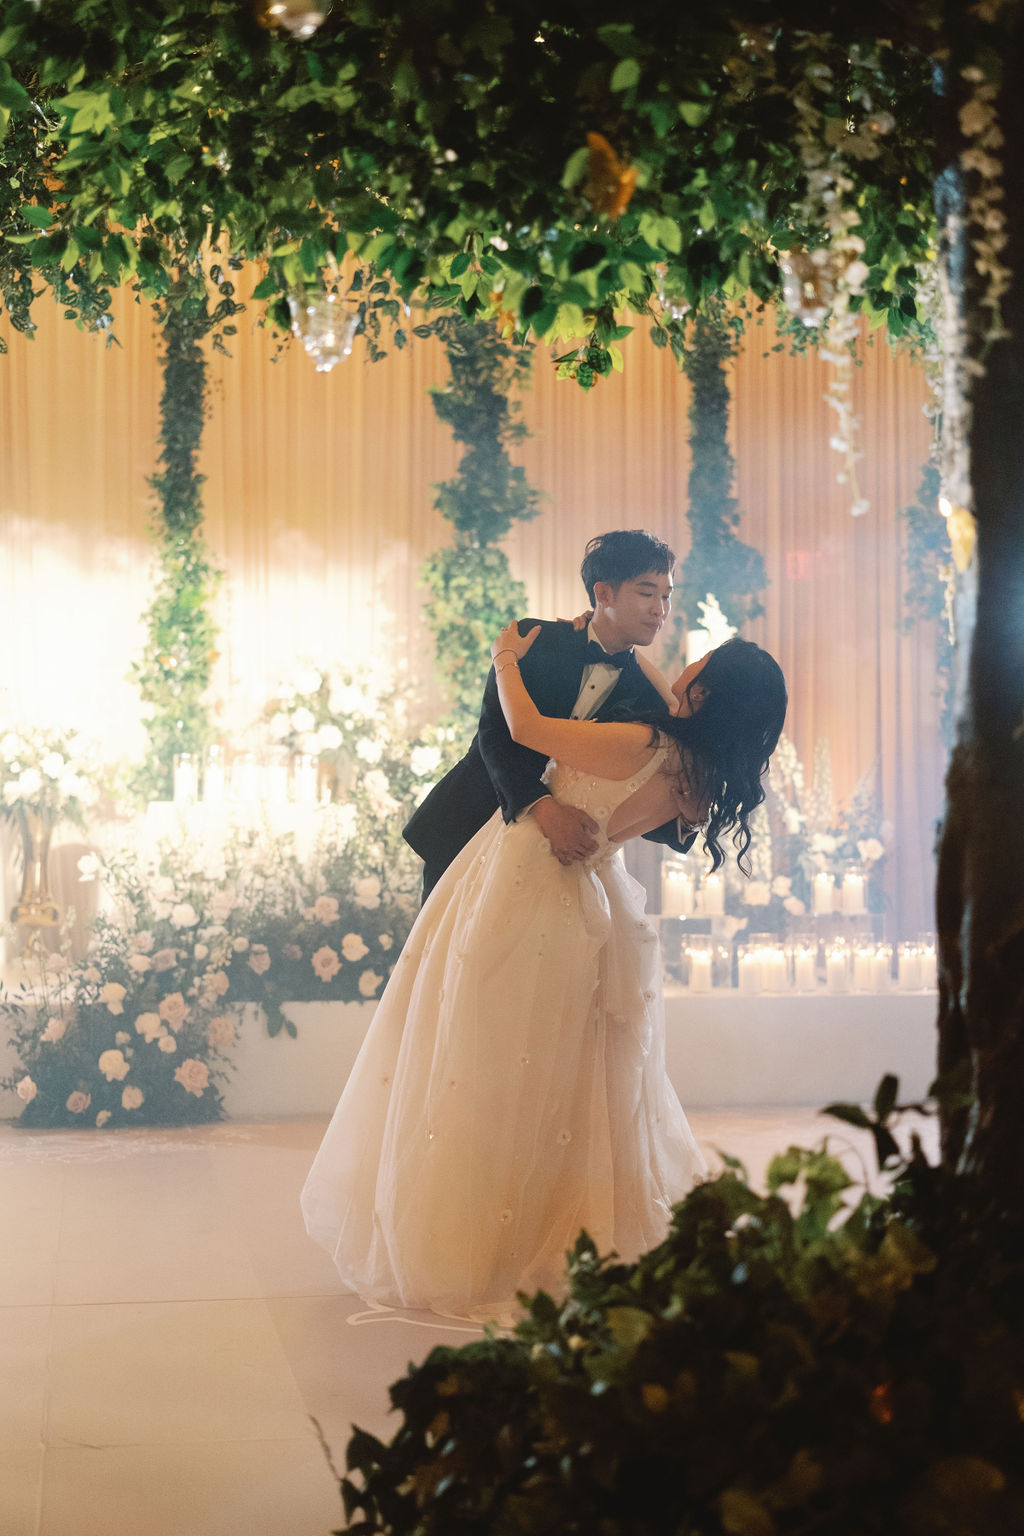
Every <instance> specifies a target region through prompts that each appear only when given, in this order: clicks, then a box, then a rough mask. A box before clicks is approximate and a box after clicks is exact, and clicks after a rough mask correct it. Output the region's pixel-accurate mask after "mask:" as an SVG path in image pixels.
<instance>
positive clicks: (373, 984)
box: [359, 971, 384, 997]
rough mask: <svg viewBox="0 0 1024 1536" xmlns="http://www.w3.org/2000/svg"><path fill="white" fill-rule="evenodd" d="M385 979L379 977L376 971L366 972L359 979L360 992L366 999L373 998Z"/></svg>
mask: <svg viewBox="0 0 1024 1536" xmlns="http://www.w3.org/2000/svg"><path fill="white" fill-rule="evenodd" d="M383 979H384V978H383V977H382V976H378V975H377V973H376V971H364V972H363V974H362V975H361V976H360V978H359V990H360V992H361V993H362V994H363V996H364V997H372V996H373V994H374V993H375V992H376V990H377V988H378V987H379V986H380V984H381V982H382V981H383Z"/></svg>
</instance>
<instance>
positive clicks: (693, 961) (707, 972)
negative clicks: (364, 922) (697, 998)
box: [689, 949, 711, 992]
mask: <svg viewBox="0 0 1024 1536" xmlns="http://www.w3.org/2000/svg"><path fill="white" fill-rule="evenodd" d="M689 961H690V991H691V992H710V991H711V952H710V950H706V949H705V950H700V949H697V950H690V951H689Z"/></svg>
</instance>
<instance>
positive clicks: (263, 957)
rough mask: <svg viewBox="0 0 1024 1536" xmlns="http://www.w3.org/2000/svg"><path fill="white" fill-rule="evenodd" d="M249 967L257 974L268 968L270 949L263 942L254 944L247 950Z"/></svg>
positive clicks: (261, 973) (259, 974) (260, 974)
mask: <svg viewBox="0 0 1024 1536" xmlns="http://www.w3.org/2000/svg"><path fill="white" fill-rule="evenodd" d="M248 965H249V969H250V970H251V971H255V972H256V975H257V976H262V975H263V973H264V971H269V970H270V951H269V950H268V948H267V946H266V945H265V944H254V945H253V946H252V949H251V950H250V951H249V961H248Z"/></svg>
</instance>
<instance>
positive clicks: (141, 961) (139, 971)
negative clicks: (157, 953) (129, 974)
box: [128, 955, 153, 976]
mask: <svg viewBox="0 0 1024 1536" xmlns="http://www.w3.org/2000/svg"><path fill="white" fill-rule="evenodd" d="M152 964H153V962H152V960H151V959H150V958H149V956H148V955H129V956H128V969H129V970H131V971H134V972H135V973H136V975H138V976H144V975H145V974H146V972H147V971H148V970H149V968H150V966H151V965H152Z"/></svg>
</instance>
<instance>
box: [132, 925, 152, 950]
mask: <svg viewBox="0 0 1024 1536" xmlns="http://www.w3.org/2000/svg"><path fill="white" fill-rule="evenodd" d="M155 943H156V940H155V939H154V938H153V935H152V934H151V933H150V931H149V929H148V928H140V929H139V931H138V933H137V934H136V935H135V937H134V938H133V939H132V947H133V948H134V949H137V950H138V951H139V954H140V955H148V954H149V953H150V952H151V950H152V948H153V945H154V944H155Z"/></svg>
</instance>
